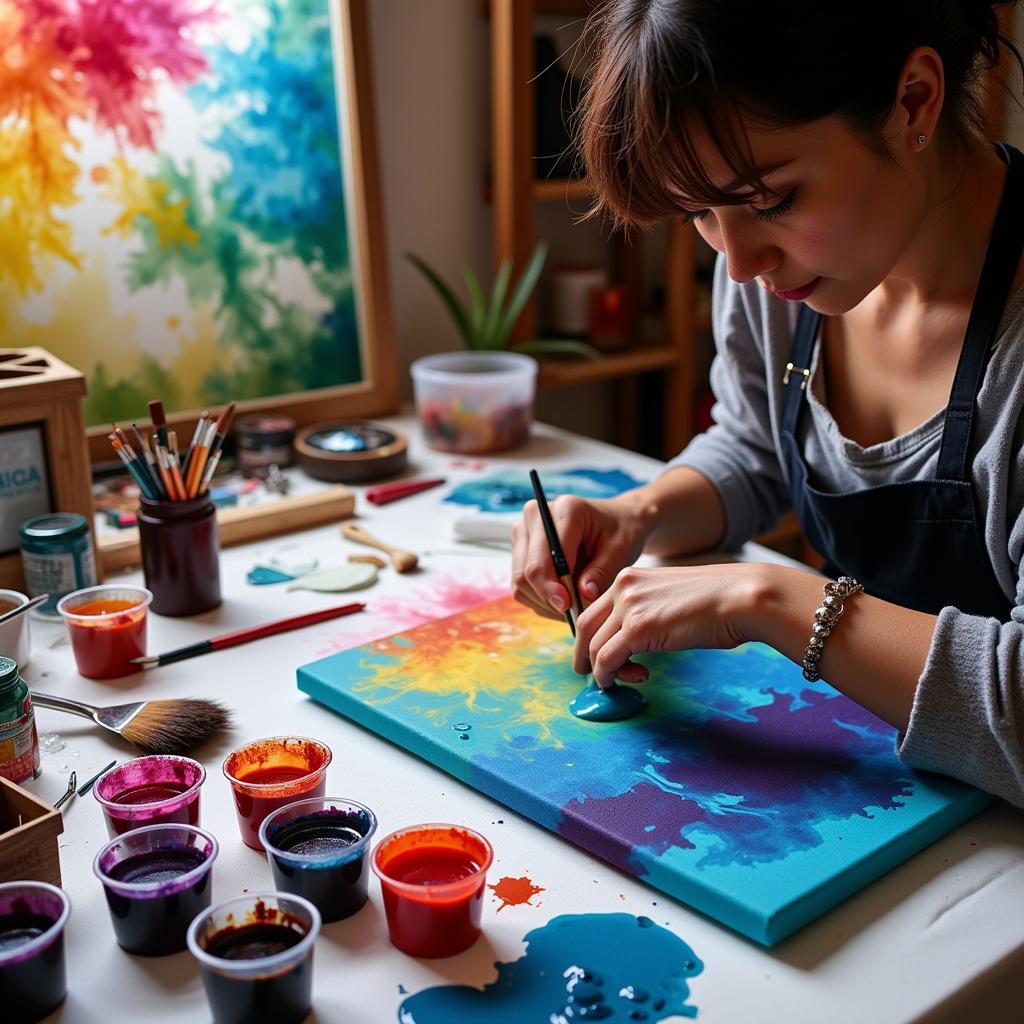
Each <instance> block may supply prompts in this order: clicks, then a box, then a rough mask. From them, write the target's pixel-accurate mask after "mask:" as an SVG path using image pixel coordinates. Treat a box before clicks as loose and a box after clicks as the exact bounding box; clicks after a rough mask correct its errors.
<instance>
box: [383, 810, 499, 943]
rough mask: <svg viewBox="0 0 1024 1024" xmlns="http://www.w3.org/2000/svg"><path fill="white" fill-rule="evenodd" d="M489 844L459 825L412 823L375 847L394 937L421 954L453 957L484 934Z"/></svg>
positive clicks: (385, 908) (393, 938) (392, 938)
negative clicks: (483, 915)
mask: <svg viewBox="0 0 1024 1024" xmlns="http://www.w3.org/2000/svg"><path fill="white" fill-rule="evenodd" d="M493 859H494V851H493V850H492V849H491V844H490V843H489V842H488V841H487V840H486V839H485V838H484V837H483V836H482V835H480V834H479V833H478V832H474V831H473V830H472V829H468V828H462V827H461V826H458V825H439V824H437V825H413V826H411V827H409V828H405V829H401V830H399V831H398V832H392V833H391V835H389V836H387V837H385V838H384V839H382V840H381V841H380V843H378V844H377V847H376V849H375V850H374V851H373V869H374V871H375V872H376V873H377V874H378V875H379V876H380V882H381V890H382V892H383V894H384V912H385V914H386V916H387V921H388V933H389V934H390V936H391V941H392V943H394V945H395V946H397V947H398V948H399V949H400V950H402V952H403V953H408V954H409V955H410V956H419V957H441V956H452V955H453V954H455V953H461V952H462V951H463V950H464V949H468V948H469V947H470V946H471V945H473V943H474V942H475V941H476V939H477V937H478V936H479V934H480V916H481V914H482V912H483V902H484V883H485V881H486V878H487V869H488V868H489V867H490V866H491V861H492V860H493Z"/></svg>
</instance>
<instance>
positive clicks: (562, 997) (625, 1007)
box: [398, 914, 704, 1024]
mask: <svg viewBox="0 0 1024 1024" xmlns="http://www.w3.org/2000/svg"><path fill="white" fill-rule="evenodd" d="M524 941H525V942H526V953H525V955H524V956H521V957H520V958H519V959H518V960H514V961H512V962H511V963H498V964H496V965H495V966H496V967H497V968H498V977H497V980H495V981H493V982H491V983H490V984H489V985H485V986H484V987H483V988H482V989H477V988H470V987H469V986H466V985H440V986H437V987H435V988H428V989H424V990H422V991H421V992H417V993H416V994H415V995H412V996H409V998H408V999H405V1000H403V1002H402V1005H401V1007H400V1008H399V1011H398V1019H399V1021H400V1022H401V1024H484V1022H486V1024H527V1022H531V1021H544V1022H548V1021H550V1022H552V1024H568V1022H570V1021H575V1020H592V1021H606V1022H607V1024H616V1022H621V1024H632V1022H635V1021H649V1022H650V1024H656V1022H657V1021H661V1020H665V1019H666V1018H669V1017H696V1016H697V1007H696V1006H694V1005H693V1004H692V1003H690V1002H689V1001H688V1000H689V996H690V989H689V985H688V983H687V982H688V979H690V978H693V977H695V976H696V975H698V974H700V972H701V971H702V970H703V969H704V965H703V964H702V963H701V961H700V960H698V959H697V956H696V954H695V953H694V952H693V950H692V949H691V948H690V947H689V946H688V945H687V944H686V943H685V942H683V940H682V939H680V938H679V937H678V936H676V935H673V934H672V932H670V931H668V930H667V929H665V928H662V927H660V926H659V925H656V924H655V923H654V922H653V921H651V920H650V918H647V917H633V916H632V915H631V914H565V915H563V916H561V917H556V918H553V919H552V920H551V921H549V922H548V923H547V924H546V925H544V926H543V927H542V928H535V929H534V930H533V931H531V932H528V933H527V935H526V937H525V940H524Z"/></svg>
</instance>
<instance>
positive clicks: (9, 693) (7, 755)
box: [0, 655, 40, 782]
mask: <svg viewBox="0 0 1024 1024" xmlns="http://www.w3.org/2000/svg"><path fill="white" fill-rule="evenodd" d="M39 765H40V761H39V737H38V735H37V734H36V717H35V712H34V711H33V709H32V698H31V697H30V696H29V692H28V685H27V684H26V682H25V680H24V679H22V678H21V673H19V672H18V663H17V662H16V661H15V660H14V659H13V658H8V657H5V656H3V655H0V775H2V776H3V777H4V778H5V779H10V781H11V782H24V781H25V780H26V779H34V778H36V777H37V776H38V775H39Z"/></svg>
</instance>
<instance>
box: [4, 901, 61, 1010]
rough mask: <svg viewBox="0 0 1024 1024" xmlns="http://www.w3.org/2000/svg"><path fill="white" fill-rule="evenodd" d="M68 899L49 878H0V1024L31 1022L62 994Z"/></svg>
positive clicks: (55, 1002)
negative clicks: (48, 880) (9, 880)
mask: <svg viewBox="0 0 1024 1024" xmlns="http://www.w3.org/2000/svg"><path fill="white" fill-rule="evenodd" d="M70 914H71V901H70V900H69V899H68V898H67V896H66V895H65V894H64V893H63V892H62V891H61V890H60V889H58V888H57V886H55V885H50V884H49V883H48V882H4V883H0V993H3V1000H2V1015H3V1021H4V1024H34V1022H35V1021H37V1020H42V1019H43V1018H44V1017H45V1016H46V1015H47V1014H48V1013H50V1012H51V1011H53V1010H55V1009H56V1008H57V1007H58V1006H59V1005H60V1004H61V1003H62V1002H64V996H65V995H66V994H67V972H66V970H65V966H64V926H65V925H66V924H67V921H68V917H69V915H70Z"/></svg>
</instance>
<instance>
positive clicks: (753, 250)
mask: <svg viewBox="0 0 1024 1024" xmlns="http://www.w3.org/2000/svg"><path fill="white" fill-rule="evenodd" d="M716 219H717V226H716V229H715V230H714V231H713V232H709V234H712V235H713V236H714V237H710V238H708V237H707V236H705V237H706V240H707V241H708V243H709V244H710V245H711V247H712V248H714V249H716V250H718V252H720V253H724V254H725V264H726V269H727V270H728V272H729V276H730V277H731V278H732V279H733V280H734V281H735V282H736V283H737V284H746V283H747V282H748V281H753V280H754V278H756V277H760V276H761V275H762V274H769V275H770V274H771V273H772V272H773V271H774V270H775V269H776V267H778V266H779V264H780V263H781V262H782V252H781V250H780V249H779V247H778V246H777V245H773V244H771V243H769V242H767V241H766V240H765V238H764V228H763V227H762V226H760V225H758V224H738V223H735V222H733V221H732V219H731V218H730V217H729V216H728V214H726V215H725V216H722V215H719V216H718V217H717V218H716Z"/></svg>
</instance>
